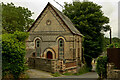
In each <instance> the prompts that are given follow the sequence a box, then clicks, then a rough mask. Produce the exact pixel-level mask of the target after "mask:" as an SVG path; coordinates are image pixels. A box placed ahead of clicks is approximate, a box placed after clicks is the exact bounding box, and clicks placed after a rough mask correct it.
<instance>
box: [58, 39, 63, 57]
mask: <svg viewBox="0 0 120 80" xmlns="http://www.w3.org/2000/svg"><path fill="white" fill-rule="evenodd" d="M58 42H59V43H58V44H59V45H58V51H59V52H58V53H59V57H58V58H59V59H63V58H64V40H63V39H59V41H58Z"/></svg>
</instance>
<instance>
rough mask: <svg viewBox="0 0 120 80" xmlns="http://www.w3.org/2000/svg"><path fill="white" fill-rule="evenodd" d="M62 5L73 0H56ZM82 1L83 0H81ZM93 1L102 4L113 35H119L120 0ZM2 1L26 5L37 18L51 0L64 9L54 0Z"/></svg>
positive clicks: (107, 34)
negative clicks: (119, 9)
mask: <svg viewBox="0 0 120 80" xmlns="http://www.w3.org/2000/svg"><path fill="white" fill-rule="evenodd" d="M56 1H57V2H59V3H60V4H61V5H64V2H68V3H71V2H72V1H73V0H56ZM80 1H82V0H80ZM89 1H93V2H94V3H97V4H99V5H101V6H102V11H103V13H104V15H105V16H107V17H109V19H110V23H109V24H110V26H111V27H112V37H118V1H120V0H89ZM2 2H5V3H10V2H13V3H14V4H15V5H16V6H22V7H26V8H28V9H29V10H31V11H32V12H34V14H33V16H32V18H33V19H36V18H37V17H38V15H39V14H40V13H41V11H42V10H43V9H44V7H45V6H46V5H47V3H48V2H50V3H51V4H52V5H54V6H55V7H56V8H57V9H59V10H60V11H62V8H61V6H59V5H58V4H57V3H56V2H55V1H54V0H19V1H18V0H2ZM105 36H107V37H109V32H107V33H105Z"/></svg>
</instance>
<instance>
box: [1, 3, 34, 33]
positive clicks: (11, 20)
mask: <svg viewBox="0 0 120 80" xmlns="http://www.w3.org/2000/svg"><path fill="white" fill-rule="evenodd" d="M2 9H3V10H2V27H3V31H2V32H3V33H14V32H15V31H16V30H17V31H22V32H26V31H27V30H28V28H29V27H30V26H31V25H32V23H33V21H34V20H33V19H31V16H32V14H33V13H32V12H31V11H30V10H28V8H24V7H20V6H19V7H16V6H15V5H14V4H13V3H10V4H9V3H7V4H4V3H2Z"/></svg>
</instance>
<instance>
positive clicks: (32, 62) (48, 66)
mask: <svg viewBox="0 0 120 80" xmlns="http://www.w3.org/2000/svg"><path fill="white" fill-rule="evenodd" d="M28 66H29V67H30V68H33V69H39V70H43V71H47V72H52V73H55V72H60V73H65V72H73V73H76V72H77V63H76V61H73V62H66V63H64V61H63V60H57V59H43V58H29V59H28Z"/></svg>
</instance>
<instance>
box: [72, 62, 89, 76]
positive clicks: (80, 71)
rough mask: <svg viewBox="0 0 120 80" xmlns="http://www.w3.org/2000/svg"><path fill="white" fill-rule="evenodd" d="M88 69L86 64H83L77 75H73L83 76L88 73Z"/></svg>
mask: <svg viewBox="0 0 120 80" xmlns="http://www.w3.org/2000/svg"><path fill="white" fill-rule="evenodd" d="M89 70H90V68H89V67H87V65H86V64H84V65H83V66H82V67H81V68H80V69H79V71H78V73H75V74H74V75H81V74H85V73H87V72H89Z"/></svg>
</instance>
